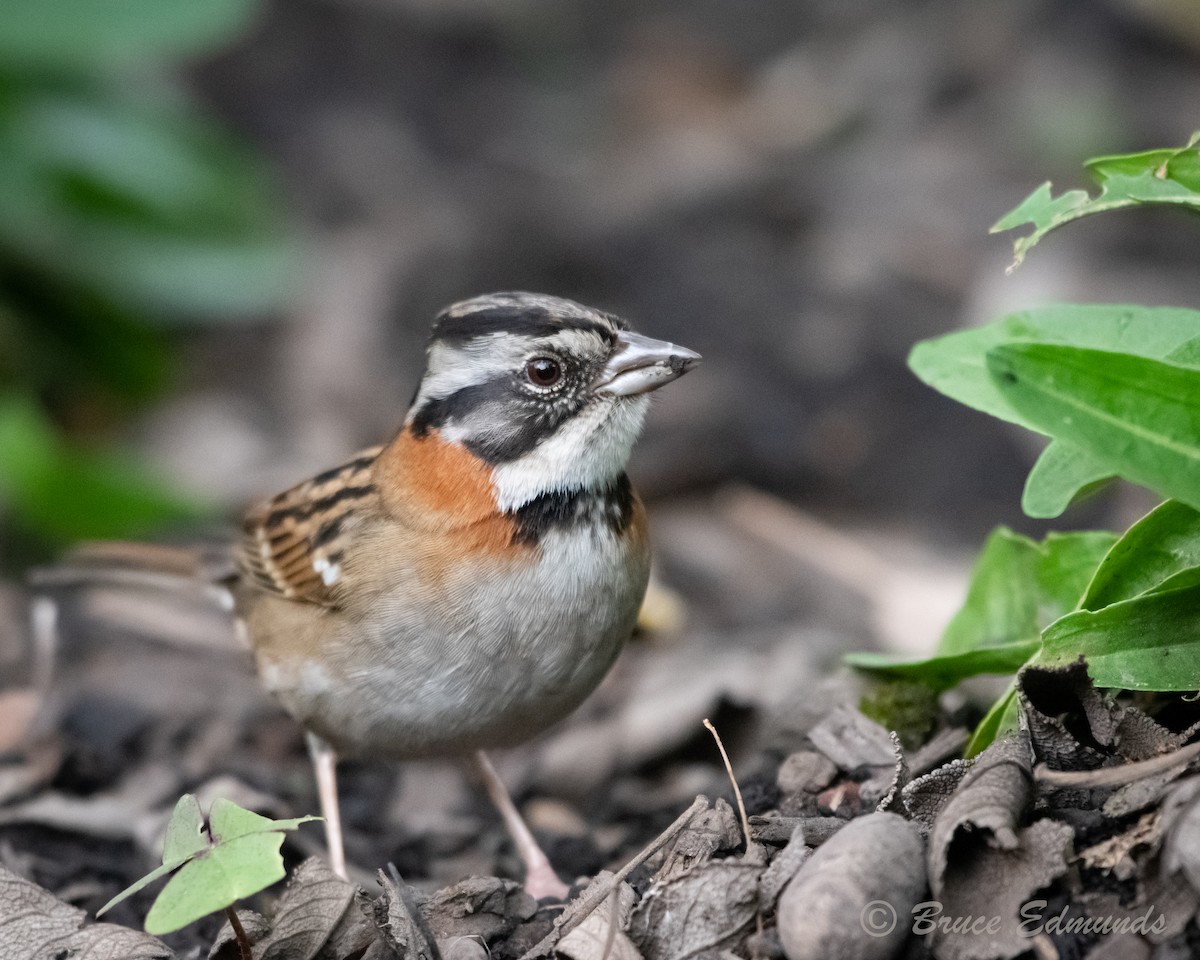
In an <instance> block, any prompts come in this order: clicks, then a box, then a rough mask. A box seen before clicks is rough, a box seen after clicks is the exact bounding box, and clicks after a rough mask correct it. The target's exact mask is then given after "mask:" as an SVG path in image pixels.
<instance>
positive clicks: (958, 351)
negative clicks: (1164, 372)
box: [908, 304, 1200, 432]
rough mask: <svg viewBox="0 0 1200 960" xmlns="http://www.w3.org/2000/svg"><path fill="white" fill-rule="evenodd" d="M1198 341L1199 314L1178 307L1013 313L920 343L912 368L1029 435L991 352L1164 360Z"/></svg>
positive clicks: (1034, 427) (1057, 308) (954, 395)
mask: <svg viewBox="0 0 1200 960" xmlns="http://www.w3.org/2000/svg"><path fill="white" fill-rule="evenodd" d="M1198 336H1200V312H1198V311H1195V310H1186V309H1183V308H1180V307H1139V306H1130V305H1123V304H1113V305H1102V306H1100V305H1097V306H1090V305H1089V306H1083V305H1069V304H1068V305H1058V306H1051V307H1043V308H1039V309H1036V310H1023V311H1021V312H1019V313H1012V314H1009V315H1007V316H1005V317H1002V318H1001V319H1000V320H997V321H995V322H994V323H990V324H988V325H986V326H983V327H973V328H971V329H969V330H959V331H957V332H955V333H950V334H947V335H945V336H942V337H937V338H935V339H933V340H925V341H922V342H921V343H918V344H917V345H916V346H915V347H914V348H913V350H912V353H911V354H910V356H909V359H908V365H909V366H910V367H911V368H912V371H913V372H914V373H915V374H916V375H917V376H918V377H920V378H921V380H923V381H924V382H925V383H927V384H929V385H930V386H931V387H933V388H934V389H935V390H939V391H941V392H942V393H944V394H946V396H948V397H951V398H952V399H954V400H957V401H959V403H964V404H966V405H967V406H969V407H973V408H974V409H976V410H981V411H983V412H984V413H990V414H991V415H992V416H994V417H999V418H1000V419H1001V420H1007V421H1009V422H1011V423H1016V424H1020V425H1021V426H1024V427H1028V428H1029V429H1030V430H1039V432H1045V431H1041V430H1040V428H1039V427H1038V426H1037V425H1036V424H1035V423H1034V422H1032V421H1031V420H1029V419H1028V418H1027V417H1025V416H1024V414H1023V413H1022V412H1020V411H1018V410H1017V409H1016V408H1014V407H1013V405H1012V404H1011V403H1010V402H1009V400H1008V398H1007V397H1006V396H1005V394H1004V393H1003V392H1002V391H1001V390H1000V389H999V387H998V386H997V385H996V383H995V381H994V380H993V379H992V378H991V376H989V374H988V370H987V360H986V358H987V354H988V351H989V350H992V349H994V348H995V347H998V346H1002V345H1004V344H1011V343H1058V344H1067V345H1070V346H1075V347H1091V348H1094V349H1097V350H1113V351H1117V352H1122V353H1134V354H1138V355H1140V356H1144V357H1158V358H1164V357H1166V356H1167V355H1168V354H1170V353H1171V352H1172V351H1175V350H1179V349H1181V348H1183V347H1184V346H1185V345H1186V344H1188V343H1189V341H1191V340H1193V339H1194V338H1196V337H1198Z"/></svg>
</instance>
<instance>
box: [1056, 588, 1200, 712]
mask: <svg viewBox="0 0 1200 960" xmlns="http://www.w3.org/2000/svg"><path fill="white" fill-rule="evenodd" d="M1080 654H1082V655H1083V656H1084V657H1086V658H1087V665H1088V673H1089V674H1090V675H1091V677H1092V680H1093V681H1094V682H1095V684H1096V686H1098V687H1116V688H1119V689H1123V690H1175V691H1178V690H1197V689H1200V584H1196V583H1192V584H1191V585H1189V586H1186V587H1182V588H1180V589H1175V590H1162V591H1154V592H1151V593H1146V594H1142V595H1141V596H1138V597H1135V598H1133V599H1132V600H1123V601H1121V602H1119V603H1114V604H1110V605H1109V606H1107V607H1104V608H1103V609H1100V610H1096V611H1091V610H1078V611H1076V612H1075V613H1071V614H1068V615H1067V616H1065V617H1063V618H1062V619H1060V620H1058V621H1056V622H1055V623H1053V624H1051V625H1050V626H1049V627H1047V628H1046V630H1045V632H1044V633H1043V635H1042V649H1041V651H1040V652H1039V653H1038V655H1037V656H1036V657H1035V658H1034V662H1035V663H1038V664H1043V665H1047V666H1057V665H1063V664H1068V663H1073V662H1074V661H1075V660H1076V659H1077V658H1078V657H1079V655H1080Z"/></svg>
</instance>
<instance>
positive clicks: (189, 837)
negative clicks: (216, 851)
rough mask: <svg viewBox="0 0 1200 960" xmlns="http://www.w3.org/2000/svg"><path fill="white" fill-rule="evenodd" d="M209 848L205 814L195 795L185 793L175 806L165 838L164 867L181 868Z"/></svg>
mask: <svg viewBox="0 0 1200 960" xmlns="http://www.w3.org/2000/svg"><path fill="white" fill-rule="evenodd" d="M207 847H208V838H207V837H206V836H205V835H204V813H203V812H202V811H201V809H200V801H199V800H197V799H196V797H195V795H193V794H190V793H185V794H184V795H183V796H182V797H180V798H179V801H178V802H177V803H176V804H175V809H174V810H173V811H172V812H171V819H170V821H168V823H167V833H166V836H165V837H163V866H170V865H171V864H174V865H175V866H179V864H181V863H183V862H184V861H185V860H187V859H189V858H191V857H194V856H195V855H196V854H198V853H199V852H200V851H202V850H204V849H206V848H207Z"/></svg>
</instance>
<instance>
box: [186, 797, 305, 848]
mask: <svg viewBox="0 0 1200 960" xmlns="http://www.w3.org/2000/svg"><path fill="white" fill-rule="evenodd" d="M316 819H318V818H317V817H292V818H291V819H290V820H271V819H270V818H269V817H264V816H262V815H260V814H257V813H255V812H254V811H253V810H246V809H245V808H243V807H239V806H238V805H237V804H236V803H234V802H233V801H232V800H226V799H225V798H224V797H218V798H217V799H216V800H214V801H213V804H212V809H211V810H210V811H209V814H208V828H209V833H210V834H211V835H212V838H213V842H214V843H217V844H225V843H230V842H232V841H234V840H240V839H241V838H242V837H248V836H250V835H251V834H255V833H278V832H279V831H280V830H295V829H296V828H297V827H298V826H300V824H302V823H308V822H309V821H310V820H316Z"/></svg>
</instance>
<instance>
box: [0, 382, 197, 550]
mask: <svg viewBox="0 0 1200 960" xmlns="http://www.w3.org/2000/svg"><path fill="white" fill-rule="evenodd" d="M0 507H3V508H7V509H8V510H10V511H11V512H12V513H13V514H14V516H15V519H16V520H18V521H19V522H20V523H22V524H24V525H27V526H29V527H31V528H33V529H35V530H37V531H38V532H39V533H41V534H43V535H44V536H47V537H50V538H51V539H55V540H58V541H61V542H70V541H72V540H80V539H104V538H112V537H120V536H135V535H142V534H146V533H149V532H151V531H153V530H156V529H165V528H166V527H169V526H172V525H178V524H180V523H184V522H188V521H195V520H198V519H200V518H201V517H203V516H204V515H205V514H204V511H203V509H202V508H200V507H199V506H197V505H196V504H194V503H191V502H189V501H187V500H185V499H183V498H182V497H179V496H176V495H175V494H173V493H171V492H169V491H168V490H167V488H166V487H165V486H164V485H162V484H160V483H158V482H157V481H156V480H154V479H153V478H152V477H151V475H150V474H149V473H148V472H147V471H145V470H144V469H143V468H141V467H138V466H136V465H135V464H133V463H130V462H128V461H123V460H120V459H118V458H116V457H112V456H101V455H98V454H84V453H80V452H78V451H74V450H71V449H69V448H68V447H66V445H65V444H64V443H63V441H62V440H61V438H60V437H59V436H58V434H57V432H56V431H55V428H54V426H53V425H52V424H51V423H49V421H48V420H47V419H46V418H45V416H44V415H43V414H42V412H41V411H40V410H39V409H38V408H37V406H36V405H35V404H34V403H33V401H32V400H31V399H29V398H28V397H24V396H21V395H19V394H2V393H0Z"/></svg>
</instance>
